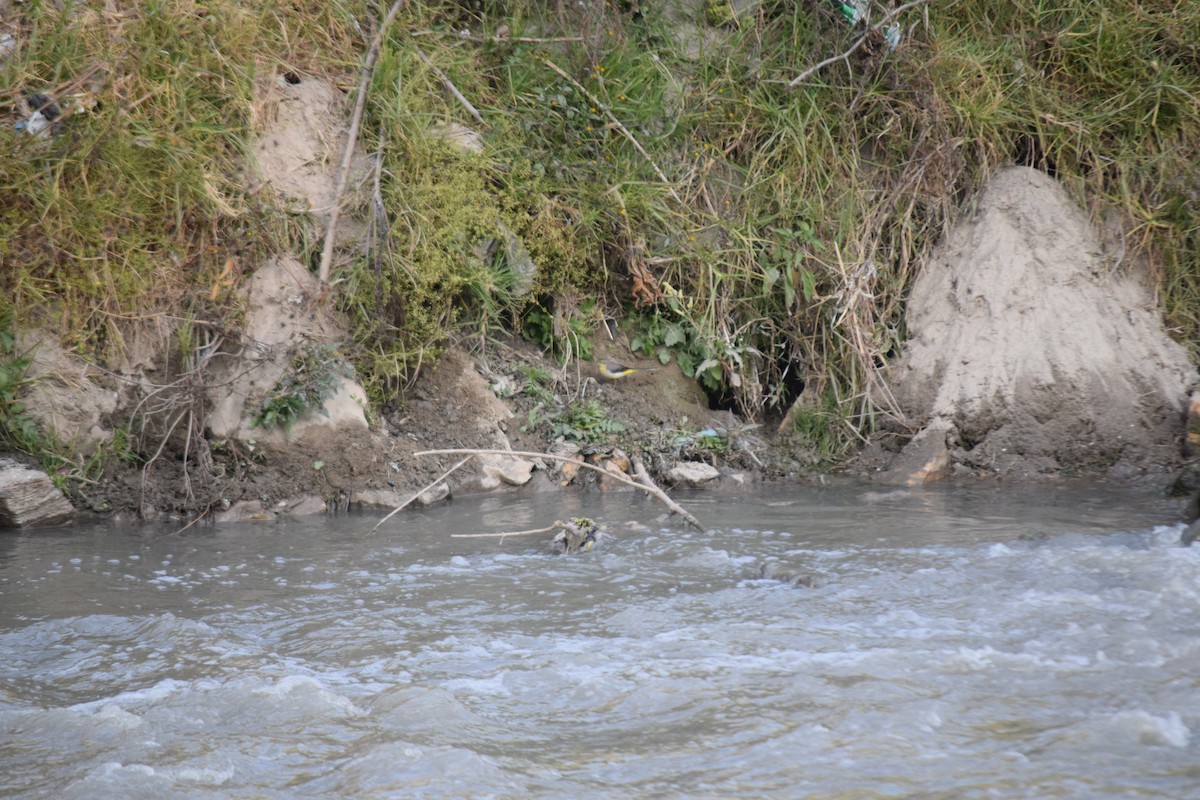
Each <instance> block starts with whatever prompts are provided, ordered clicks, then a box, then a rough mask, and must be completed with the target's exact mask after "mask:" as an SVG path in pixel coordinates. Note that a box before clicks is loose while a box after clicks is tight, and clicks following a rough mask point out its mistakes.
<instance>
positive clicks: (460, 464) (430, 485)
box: [366, 456, 471, 536]
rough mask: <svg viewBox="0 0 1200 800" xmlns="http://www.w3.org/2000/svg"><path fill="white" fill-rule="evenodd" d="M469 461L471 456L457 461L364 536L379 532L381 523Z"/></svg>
mask: <svg viewBox="0 0 1200 800" xmlns="http://www.w3.org/2000/svg"><path fill="white" fill-rule="evenodd" d="M470 460H471V456H467V457H466V458H464V459H463V460H462V461H459V462H458V463H457V464H455V465H454V466H453V467H451V468H450V469H448V470H446V471H445V472H443V473H442V474H441V475H439V476H438V477H437V478H435V479H434V480H433V482H432V483H429V484H427V485H425V486H424V487H422V488H421V489H420V490H419V491H418V492H417V493H416V494H414V495H413V496H412V497H410V498H408V499H407V500H405V501H404V502H403V503H401V504H400V505H398V506H396V507H395V508H393V509H392V511H391V513H390V514H388V515H387V516H386V517H384V518H383V519H381V520H379V522H378V523H376V524H375V527H374V528H371V530H369V531H367V534H366V535H367V536H370V535H371V534H372V533H374V532H375V531H377V530H379V528H380V526H381V525H383V523H385V522H387V521H388V520H389V519H391V518H392V517H394V516H396V515H397V514H399V513H400V512H401V511H402V510H403V509H405V508H407V507H408V506H409V505H410V504H411V503H412V502H413V501H414V500H416V499H417V498H418V497H420V496H421V495H422V494H424V493H425V492H427V491H429V490H430V489H432V488H433V487H435V486H437V485H438V484H439V483H441V482H442V481H444V480H446V478H448V477H450V473H452V472H454V471H455V470H457V469H458V468H459V467H461V466H462V465H463V464H465V463H467V462H468V461H470Z"/></svg>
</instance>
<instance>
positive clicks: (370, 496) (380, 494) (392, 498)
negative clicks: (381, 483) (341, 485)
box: [350, 489, 408, 511]
mask: <svg viewBox="0 0 1200 800" xmlns="http://www.w3.org/2000/svg"><path fill="white" fill-rule="evenodd" d="M407 499H408V498H407V497H406V496H404V495H402V494H400V493H399V492H393V491H392V490H391V489H363V490H362V491H358V492H355V493H354V496H353V497H352V498H351V499H350V505H351V506H352V507H354V508H360V509H363V510H364V511H374V510H378V509H387V510H388V511H391V510H392V509H393V508H395V507H396V506H398V505H400V504H401V503H403V502H404V501H405V500H407Z"/></svg>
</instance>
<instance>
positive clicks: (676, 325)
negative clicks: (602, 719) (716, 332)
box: [629, 312, 725, 392]
mask: <svg viewBox="0 0 1200 800" xmlns="http://www.w3.org/2000/svg"><path fill="white" fill-rule="evenodd" d="M633 328H634V330H635V333H634V335H633V338H631V339H630V340H629V346H630V348H631V349H632V350H633V351H634V352H641V353H644V354H646V355H648V356H652V357H654V358H657V359H658V361H659V363H661V364H669V363H670V362H671V359H675V363H677V364H678V365H679V369H681V370H682V371H683V374H684V375H687V376H688V377H689V378H695V379H696V380H697V381H699V382H700V385H701V386H703V387H704V388H705V389H707V390H709V391H712V392H716V391H719V390H720V389H721V387H722V386H723V385H724V382H725V374H724V369H723V367H722V365H721V360H720V358H719V355H718V354H717V353H715V352H714V350H713V349H712V348H711V347H710V346H709V345H708V344H707V343H706V342H705V340H704V339H703V338H702V336H701V332H700V330H699V329H698V328H697V327H696V326H695V325H693V324H691V323H689V322H687V321H685V320H682V319H679V318H675V319H672V318H670V317H668V316H667V315H666V314H664V313H662V312H655V313H653V314H644V315H639V316H637V317H635V318H634V321H633Z"/></svg>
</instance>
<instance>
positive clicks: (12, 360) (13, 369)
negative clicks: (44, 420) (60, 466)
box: [0, 313, 47, 455]
mask: <svg viewBox="0 0 1200 800" xmlns="http://www.w3.org/2000/svg"><path fill="white" fill-rule="evenodd" d="M31 360H32V359H31V358H30V356H29V355H28V354H27V353H18V352H17V342H16V334H15V332H14V330H13V317H12V314H11V313H8V314H4V315H3V316H0V443H2V444H4V445H7V446H9V447H13V448H15V449H17V450H20V451H21V452H23V453H28V454H30V455H37V454H39V453H40V452H41V450H42V449H44V447H45V445H46V444H47V442H46V441H45V440H44V437H43V436H42V434H41V432H40V431H39V430H38V428H37V425H36V424H35V423H34V421H33V418H32V417H30V416H29V414H28V412H27V411H26V409H25V404H24V403H23V402H21V401H20V400H18V399H17V394H18V392H19V391H20V389H21V387H22V386H23V385H25V383H26V378H25V372H26V370H28V369H29V365H30V363H31Z"/></svg>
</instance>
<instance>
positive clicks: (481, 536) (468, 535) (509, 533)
mask: <svg viewBox="0 0 1200 800" xmlns="http://www.w3.org/2000/svg"><path fill="white" fill-rule="evenodd" d="M561 527H562V522H561V521H557V520H556V521H555V523H554V524H553V525H547V526H546V527H544V528H533V529H531V530H527V531H504V532H503V533H452V534H450V538H451V539H499V540H500V541H501V542H503V541H504V539H505V537H508V536H532V535H533V534H535V533H548V532H549V531H552V530H554V529H555V528H561Z"/></svg>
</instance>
